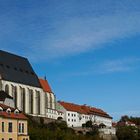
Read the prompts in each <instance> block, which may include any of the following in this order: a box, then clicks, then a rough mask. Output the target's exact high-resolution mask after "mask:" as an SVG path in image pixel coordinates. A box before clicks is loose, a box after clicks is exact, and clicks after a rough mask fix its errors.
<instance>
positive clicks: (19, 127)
mask: <svg viewBox="0 0 140 140" xmlns="http://www.w3.org/2000/svg"><path fill="white" fill-rule="evenodd" d="M18 132H19V133H21V123H19V124H18Z"/></svg>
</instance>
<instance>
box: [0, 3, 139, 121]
mask: <svg viewBox="0 0 140 140" xmlns="http://www.w3.org/2000/svg"><path fill="white" fill-rule="evenodd" d="M139 7H140V1H139V0H127V1H126V0H123V1H122V0H117V1H114V0H86V1H85V0H42V1H38V0H24V1H19V0H12V1H11V0H1V1H0V46H1V47H0V48H1V49H2V50H5V51H9V52H12V53H16V54H18V55H23V56H25V57H28V59H29V60H30V62H31V64H32V65H33V68H34V70H35V71H36V73H37V74H38V75H39V76H40V77H44V76H45V75H46V77H47V79H48V81H49V83H50V85H51V87H52V89H53V91H54V93H55V94H56V96H57V98H58V100H64V101H69V102H75V103H78V104H88V105H91V106H95V107H99V108H102V109H104V110H105V111H107V112H108V113H109V114H110V115H112V116H113V117H114V120H117V119H118V118H119V117H120V116H121V115H125V114H127V115H132V116H140V102H139V99H140V86H139V81H140V74H139V71H140V8H139Z"/></svg>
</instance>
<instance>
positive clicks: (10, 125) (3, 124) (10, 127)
mask: <svg viewBox="0 0 140 140" xmlns="http://www.w3.org/2000/svg"><path fill="white" fill-rule="evenodd" d="M1 126H2V129H1V130H2V132H5V123H4V122H2V125H1ZM8 132H9V133H11V132H13V124H12V122H9V123H8Z"/></svg>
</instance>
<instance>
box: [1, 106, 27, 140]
mask: <svg viewBox="0 0 140 140" xmlns="http://www.w3.org/2000/svg"><path fill="white" fill-rule="evenodd" d="M0 126H1V128H0V140H29V136H28V122H27V118H26V116H25V115H24V114H23V113H21V112H20V111H19V110H18V109H14V108H11V107H9V106H6V105H4V104H0Z"/></svg>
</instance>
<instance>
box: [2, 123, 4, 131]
mask: <svg viewBox="0 0 140 140" xmlns="http://www.w3.org/2000/svg"><path fill="white" fill-rule="evenodd" d="M2 132H4V122H2Z"/></svg>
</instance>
